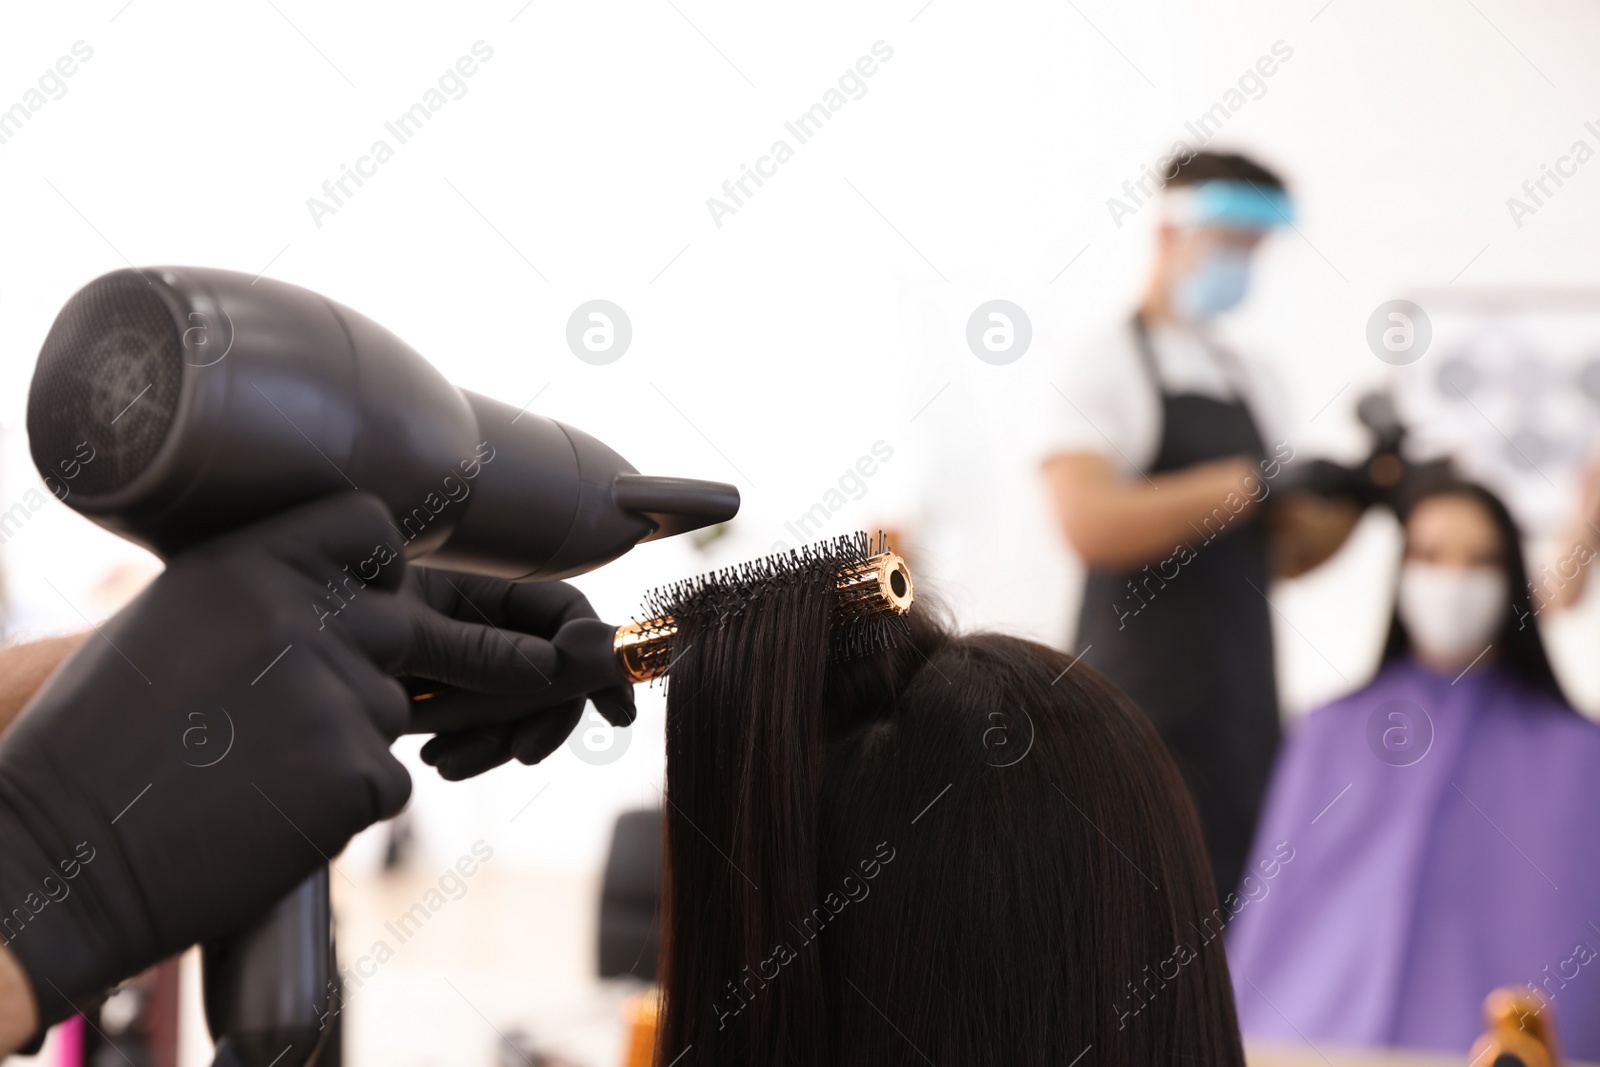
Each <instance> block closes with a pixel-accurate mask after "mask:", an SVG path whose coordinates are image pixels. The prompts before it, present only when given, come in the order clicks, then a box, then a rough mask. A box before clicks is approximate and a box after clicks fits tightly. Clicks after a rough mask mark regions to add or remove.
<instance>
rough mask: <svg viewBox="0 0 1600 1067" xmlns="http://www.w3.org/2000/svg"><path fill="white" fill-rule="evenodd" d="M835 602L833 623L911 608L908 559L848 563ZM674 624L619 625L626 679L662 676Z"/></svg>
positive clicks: (615, 647) (664, 620)
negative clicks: (836, 603)
mask: <svg viewBox="0 0 1600 1067" xmlns="http://www.w3.org/2000/svg"><path fill="white" fill-rule="evenodd" d="M837 588H838V591H839V593H840V598H839V603H838V605H837V607H836V608H835V611H834V616H835V618H834V623H835V625H838V624H841V623H851V622H858V621H862V620H865V619H871V618H876V617H879V616H884V615H904V614H905V613H906V612H908V611H910V610H911V601H912V599H913V598H914V597H915V596H916V591H915V589H914V588H913V586H912V584H911V571H910V570H909V569H908V568H907V567H906V561H905V560H904V559H903V558H901V557H900V555H899V554H898V553H895V552H883V553H880V554H878V555H876V556H873V557H871V558H869V559H865V560H862V561H861V562H860V563H857V564H854V565H852V566H850V567H849V568H847V569H846V570H845V571H844V573H842V574H841V575H840V576H839V584H838V587H837ZM677 633H678V624H677V623H676V622H674V621H673V619H672V617H671V616H670V615H664V616H660V617H658V618H654V619H645V620H644V621H643V622H630V623H627V624H625V625H623V626H619V627H617V636H616V638H615V639H614V640H613V641H612V643H611V648H612V651H613V652H614V653H616V657H617V666H618V667H620V668H622V675H623V677H624V678H626V679H628V681H630V682H634V683H638V682H648V681H649V680H650V679H652V678H660V677H661V676H662V675H664V674H666V673H667V671H668V670H669V669H670V668H671V667H672V663H673V659H672V639H673V637H675V636H677Z"/></svg>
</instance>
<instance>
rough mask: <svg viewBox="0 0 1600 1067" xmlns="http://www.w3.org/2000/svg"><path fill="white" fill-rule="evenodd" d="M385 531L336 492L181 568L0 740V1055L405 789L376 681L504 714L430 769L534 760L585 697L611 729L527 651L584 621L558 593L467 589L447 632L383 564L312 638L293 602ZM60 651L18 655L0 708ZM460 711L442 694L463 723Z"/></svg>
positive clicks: (601, 674) (400, 699)
mask: <svg viewBox="0 0 1600 1067" xmlns="http://www.w3.org/2000/svg"><path fill="white" fill-rule="evenodd" d="M389 523H390V518H389V515H388V513H387V511H385V509H384V508H383V506H382V505H381V504H379V503H378V502H377V501H376V500H375V499H373V498H371V497H369V496H365V495H362V494H355V493H351V494H345V495H341V496H337V497H333V498H329V499H325V500H321V501H318V502H316V503H312V504H308V505H305V506H303V507H300V508H297V509H295V510H293V511H290V512H287V513H285V514H283V515H280V516H276V517H274V518H272V519H269V520H267V521H264V522H261V523H258V524H256V525H255V526H252V527H248V528H245V529H243V530H240V531H238V532H236V533H234V534H231V535H228V536H226V537H222V538H218V539H217V540H215V541H212V542H209V543H206V544H203V545H201V546H199V547H197V548H194V549H191V550H189V551H187V552H184V553H182V554H180V555H179V556H177V557H176V558H175V559H174V560H173V561H172V562H171V564H170V565H169V566H168V568H167V569H166V571H165V572H164V573H163V574H162V575H161V576H160V577H159V578H158V579H157V580H156V581H155V583H154V584H153V585H152V586H151V587H150V588H149V589H148V590H147V591H146V592H145V593H144V594H142V595H141V596H140V597H139V598H138V599H136V600H135V601H134V602H133V603H132V604H131V605H130V606H129V607H128V608H127V609H125V610H124V611H123V612H121V613H120V614H119V615H117V616H116V617H115V618H113V619H112V620H111V621H110V622H108V623H107V624H106V625H105V626H103V627H101V628H100V630H99V632H98V634H97V635H94V636H91V637H89V638H87V639H86V640H84V641H83V642H82V644H81V645H79V646H78V648H77V651H76V652H74V653H73V654H72V655H71V656H70V658H68V659H67V660H66V662H65V663H64V664H62V666H61V667H60V668H59V670H57V671H56V673H55V674H54V675H53V676H52V677H51V678H50V680H49V682H48V683H47V684H46V685H45V686H44V688H43V689H42V690H41V691H40V692H39V694H38V696H37V697H36V698H35V699H34V700H33V702H32V703H31V704H30V705H29V706H28V707H27V708H26V710H25V711H24V713H23V714H22V716H21V718H20V719H19V720H18V721H17V722H16V723H15V725H14V726H12V727H11V728H10V729H9V730H8V731H7V732H6V734H5V736H4V738H3V739H0V908H3V909H4V910H3V912H0V923H3V925H4V932H5V938H6V947H5V948H4V949H0V1050H7V1051H10V1050H15V1049H17V1048H20V1047H22V1046H23V1045H25V1044H26V1043H27V1042H28V1041H29V1039H30V1037H31V1036H36V1035H37V1034H39V1033H40V1032H41V1030H42V1028H43V1027H44V1026H48V1025H49V1024H51V1023H53V1022H55V1021H57V1020H60V1019H62V1018H64V1017H66V1016H67V1015H68V1014H70V1013H71V1012H73V1011H74V1010H76V1009H77V1007H78V1006H81V1005H83V1004H85V1002H86V1001H88V1000H90V999H91V998H93V997H95V996H96V995H97V994H99V993H100V992H101V991H102V990H104V989H105V988H106V987H108V986H109V985H111V984H112V983H114V982H116V981H118V980H120V979H122V978H124V977H127V976H129V975H132V974H134V973H137V972H138V971H140V970H142V969H143V968H145V967H147V966H149V965H151V964H153V963H155V962H156V961H158V960H161V959H163V958H165V957H167V956H169V955H171V954H173V953H175V952H178V951H180V950H182V949H184V948H186V947H187V946H189V945H191V944H193V943H195V942H196V941H200V940H203V939H206V938H210V937H215V936H218V935H220V934H223V933H225V932H228V931H230V930H232V929H235V928H237V927H238V926H239V925H240V924H241V923H244V922H246V921H248V920H250V919H252V918H254V917H255V916H257V915H258V914H260V913H261V912H262V911H263V910H264V909H265V908H266V907H267V905H268V904H270V903H271V902H272V901H273V900H275V899H276V898H277V897H279V896H281V895H282V894H283V893H284V892H285V891H287V890H288V889H289V888H290V887H291V886H293V885H295V884H297V883H298V882H300V881H301V880H302V879H303V878H304V877H305V876H306V875H307V874H308V873H309V872H311V871H312V870H313V869H314V868H315V867H316V866H317V865H319V864H322V863H325V862H327V859H328V857H330V856H332V855H335V854H337V853H338V852H339V851H340V850H341V849H342V848H343V847H344V845H345V843H346V842H347V841H348V840H349V839H350V837H351V836H352V835H354V834H355V833H357V832H358V831H360V830H361V829H363V828H364V827H366V826H368V825H370V824H371V823H373V822H375V821H377V820H379V819H383V818H386V817H388V816H391V815H393V814H395V813H396V812H398V811H399V810H400V809H401V808H402V807H403V806H404V805H405V803H406V800H407V798H408V797H409V796H410V792H411V782H410V778H409V776H408V775H407V773H406V771H405V769H404V768H403V767H402V766H401V765H400V763H399V762H398V761H396V760H395V758H394V757H393V756H392V755H391V754H390V752H389V746H390V743H391V742H393V741H394V739H395V738H396V737H397V736H399V735H400V734H401V733H402V732H404V731H405V730H406V729H407V727H408V724H409V723H408V720H409V719H410V708H411V703H410V701H409V699H408V698H407V696H406V693H405V691H404V689H403V688H402V687H401V685H400V684H399V682H397V681H396V680H395V677H394V676H395V675H397V674H408V675H415V676H418V677H423V678H432V679H438V680H447V681H449V682H451V683H452V684H455V685H470V687H471V688H472V689H473V690H475V691H477V692H478V693H479V694H480V696H479V697H477V698H476V699H480V700H482V701H486V702H490V703H493V704H495V705H496V706H504V705H506V704H507V703H508V702H514V703H516V704H517V705H518V706H519V707H520V709H521V711H522V712H523V717H522V718H521V719H520V720H518V721H517V722H515V723H513V724H511V725H510V726H506V727H502V728H497V729H496V730H493V731H487V732H480V733H476V734H470V735H463V736H462V737H461V738H457V739H454V740H446V739H436V740H435V742H430V744H431V745H434V746H435V747H434V749H433V751H432V756H433V758H434V760H435V761H436V762H440V761H443V762H444V763H448V762H449V760H450V759H451V758H454V757H456V756H458V755H459V754H460V753H461V752H462V751H463V750H465V751H467V752H468V754H469V755H470V757H471V759H472V760H473V765H474V766H478V765H481V764H484V763H490V764H492V762H495V761H503V760H505V759H507V758H509V757H510V756H511V755H516V756H517V757H518V758H520V759H522V760H523V761H524V762H529V763H531V762H536V761H537V760H539V759H542V758H543V757H544V756H545V755H547V754H548V753H549V752H550V751H551V750H553V749H554V748H555V747H556V746H557V745H559V744H560V743H561V741H562V740H563V739H564V738H565V737H566V734H567V732H568V731H569V730H570V728H571V726H572V724H573V723H574V722H576V720H577V711H578V710H581V708H582V706H583V703H584V699H585V695H586V694H588V693H589V692H591V691H593V690H600V691H601V692H600V694H599V695H600V699H599V700H598V701H597V706H598V707H600V708H601V710H602V711H603V713H605V714H606V715H607V716H608V717H610V718H613V719H614V721H617V722H627V721H630V720H631V718H632V713H633V701H632V693H631V690H630V689H629V688H627V687H626V686H620V685H618V683H619V682H620V676H619V675H616V674H615V668H614V666H611V667H610V670H609V671H605V670H597V669H594V668H585V667H582V666H581V665H577V666H575V665H574V664H573V662H572V661H571V660H570V659H567V658H564V657H562V656H561V655H560V654H559V653H558V651H557V646H556V645H555V644H553V643H552V641H550V640H546V639H545V638H547V637H548V638H555V639H556V640H559V633H558V631H559V630H560V628H561V627H562V625H564V624H565V623H566V622H568V621H571V620H577V619H583V618H592V617H593V612H592V611H590V610H589V607H588V604H587V602H586V601H584V599H583V598H582V596H581V595H579V594H577V593H576V591H574V590H572V589H571V588H570V587H567V586H564V585H552V586H546V587H540V588H536V589H534V588H530V590H528V591H527V592H524V593H522V594H521V595H520V596H512V595H509V590H510V583H503V582H494V581H491V580H488V579H481V578H478V579H471V581H472V582H474V583H477V584H475V585H471V586H467V587H466V588H467V589H468V590H469V592H474V591H475V592H477V593H478V594H480V595H479V596H478V597H476V598H474V599H475V600H477V601H478V602H481V603H483V604H485V605H492V606H491V607H490V609H489V610H490V611H491V612H492V613H493V614H492V615H482V616H480V615H472V616H471V618H469V619H466V620H463V619H458V618H453V617H451V616H450V615H449V614H447V611H449V610H451V608H452V605H453V604H459V603H460V602H461V601H460V598H456V599H455V600H454V601H453V602H452V601H449V600H445V599H442V598H439V597H437V596H435V595H434V594H432V592H431V588H432V583H429V582H426V581H423V580H420V577H419V572H417V571H408V570H407V567H406V563H405V561H404V559H403V558H400V557H395V558H393V559H392V560H391V561H390V562H388V563H386V564H385V565H384V566H383V567H382V568H381V569H380V571H379V574H378V576H377V577H376V578H374V579H373V580H372V582H371V583H370V584H369V586H367V587H366V588H364V589H363V590H362V592H361V595H360V596H358V597H355V598H353V599H352V600H351V601H350V603H349V604H348V605H347V606H346V608H345V609H344V610H342V611H341V612H340V613H339V614H338V616H337V617H329V618H325V619H324V620H322V622H323V623H324V624H325V625H319V621H318V619H317V617H316V615H315V613H313V612H311V611H307V610H306V607H307V605H308V604H314V603H316V602H317V600H318V599H319V598H320V597H321V595H322V593H323V592H324V583H325V582H326V581H327V580H328V578H329V576H330V575H337V574H338V573H340V569H341V568H342V567H343V566H345V565H347V564H353V563H354V562H356V561H359V560H362V559H364V558H366V557H367V556H368V555H369V554H370V553H371V551H372V546H373V545H374V544H377V543H381V542H383V541H384V539H385V537H386V535H388V534H389V532H390V529H391V527H390V525H389ZM452 588H454V587H452ZM530 598H531V599H530ZM519 603H520V604H521V609H520V610H518V609H511V610H510V612H509V614H508V609H507V608H506V607H505V605H507V604H519ZM463 606H464V607H465V605H463ZM441 608H443V609H445V610H441ZM462 614H463V615H468V614H469V612H468V611H466V610H463V611H462ZM485 623H487V624H488V625H485ZM528 630H532V631H536V632H538V633H540V635H541V636H538V637H535V636H532V635H530V634H529V633H527V632H519V631H528ZM73 643H74V642H71V641H58V642H53V643H51V644H50V645H48V646H45V647H44V648H42V649H35V650H31V651H30V652H28V653H25V654H23V655H22V656H20V657H18V659H20V660H21V666H20V667H19V671H18V673H19V675H20V677H17V676H13V677H12V679H11V682H10V689H9V694H10V695H11V696H13V697H14V696H18V695H20V692H21V690H22V689H23V687H24V685H25V684H26V683H27V682H29V681H30V680H36V679H38V678H39V677H40V676H41V675H42V674H43V673H44V669H43V668H45V667H47V666H48V665H49V664H50V663H51V662H52V660H53V658H54V656H56V655H58V654H60V653H61V652H64V651H67V650H69V649H70V647H71V646H72V644H73ZM16 662H17V660H12V661H11V663H10V664H8V666H9V665H11V664H14V663H16ZM473 699H474V698H473V697H472V696H471V695H469V694H456V703H455V706H456V707H457V708H458V709H460V713H461V714H462V715H463V717H464V718H466V719H468V720H470V719H472V718H473V709H472V707H471V702H472V700H473ZM196 716H199V717H200V721H209V722H210V723H212V724H215V726H216V730H217V732H218V733H220V731H221V723H222V722H226V723H228V724H229V726H230V727H231V731H232V735H233V740H232V742H231V744H230V745H229V746H228V748H227V750H226V754H225V755H221V756H218V755H214V754H213V753H211V752H210V751H209V750H205V751H197V750H196V749H195V748H194V747H193V746H191V745H190V744H188V743H187V742H188V741H189V735H188V734H187V733H186V731H188V730H189V729H191V728H192V727H193V726H194V725H195V722H196V721H197V720H196ZM432 725H434V726H436V727H441V728H442V727H444V726H447V725H448V724H445V723H440V722H437V721H436V722H434V723H433V724H432ZM462 746H465V749H463V747H462Z"/></svg>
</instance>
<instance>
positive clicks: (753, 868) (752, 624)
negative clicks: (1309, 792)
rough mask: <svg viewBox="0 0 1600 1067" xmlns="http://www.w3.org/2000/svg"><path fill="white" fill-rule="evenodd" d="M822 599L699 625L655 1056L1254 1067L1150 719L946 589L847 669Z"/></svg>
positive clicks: (787, 595)
mask: <svg viewBox="0 0 1600 1067" xmlns="http://www.w3.org/2000/svg"><path fill="white" fill-rule="evenodd" d="M826 600H827V597H826V590H825V588H823V587H821V586H818V585H812V586H811V587H810V588H789V589H786V590H784V591H782V592H781V593H780V595H778V596H774V597H768V598H765V599H764V601H763V603H762V604H761V605H760V607H759V608H757V609H756V610H752V611H749V612H746V613H745V614H743V615H741V616H738V617H736V618H732V619H728V620H721V621H719V620H717V619H713V618H709V617H708V618H693V617H691V618H687V619H684V620H680V631H679V635H678V638H677V641H678V642H679V643H680V644H682V645H683V646H684V648H685V650H684V651H682V652H680V653H678V654H679V656H680V657H681V658H680V659H679V661H678V663H677V665H676V666H674V668H673V675H672V679H671V683H670V685H671V688H670V689H669V692H668V768H667V782H668V784H667V799H668V801H669V803H668V807H667V824H668V853H669V861H668V887H669V888H668V903H667V906H666V912H665V917H666V922H665V932H666V940H667V948H666V966H665V967H664V968H663V970H662V973H663V975H664V987H665V995H666V1006H665V1016H664V1025H663V1032H662V1045H661V1047H660V1049H659V1054H660V1056H661V1057H662V1058H661V1060H660V1062H662V1063H667V1062H672V1061H673V1059H674V1058H675V1057H678V1056H680V1055H681V1056H683V1059H682V1061H681V1063H680V1067H690V1065H693V1064H715V1065H722V1064H733V1063H763V1064H769V1063H785V1064H796V1065H812V1064H815V1065H822V1064H827V1065H829V1067H835V1065H852V1064H885V1063H904V1064H921V1063H924V1062H930V1061H931V1062H937V1063H958V1062H959V1063H976V1062H987V1063H997V1064H998V1063H1004V1064H1008V1065H1013V1064H1035V1063H1036V1064H1046V1063H1050V1064H1056V1063H1063V1062H1070V1061H1071V1060H1072V1059H1073V1057H1075V1056H1077V1055H1079V1054H1080V1053H1081V1052H1083V1051H1084V1050H1085V1049H1086V1048H1087V1047H1088V1046H1090V1045H1093V1046H1094V1048H1095V1057H1096V1061H1097V1062H1127V1063H1156V1062H1169V1061H1171V1060H1173V1059H1177V1058H1182V1059H1185V1060H1193V1061H1195V1062H1205V1063H1224V1064H1239V1063H1242V1062H1243V1060H1242V1055H1241V1053H1240V1050H1239V1039H1238V1033H1237V1026H1236V1023H1235V1021H1234V1014H1233V1002H1232V995H1231V992H1230V989H1229V983H1228V977H1227V970H1226V963H1225V961H1224V957H1223V950H1222V941H1221V938H1220V936H1219V933H1220V930H1221V928H1222V927H1223V926H1225V925H1226V923H1227V920H1228V917H1229V910H1228V909H1224V908H1219V907H1218V906H1217V902H1216V900H1215V897H1214V894H1213V892H1212V890H1211V888H1210V886H1211V878H1210V873H1209V870H1208V866H1207V861H1206V857H1205V853H1204V847H1203V845H1202V844H1201V838H1200V833H1199V829H1198V824H1197V821H1196V818H1195V815H1194V812H1193V809H1192V806H1191V804H1190V801H1189V798H1188V795H1187V793H1186V792H1185V791H1184V787H1183V785H1182V782H1181V779H1180V778H1179V776H1178V773H1177V771H1176V769H1175V767H1174V766H1173V764H1172V762H1171V760H1170V758H1169V757H1168V756H1167V754H1166V752H1165V751H1164V749H1163V748H1162V746H1161V743H1160V741H1159V739H1158V738H1157V736H1156V734H1155V732H1154V730H1153V729H1152V727H1151V726H1150V724H1149V723H1148V721H1147V720H1146V719H1145V718H1144V716H1143V715H1142V714H1141V713H1140V712H1139V711H1137V710H1136V709H1135V708H1134V707H1133V706H1132V705H1131V704H1129V702H1128V701H1127V699H1126V698H1125V697H1123V696H1122V695H1121V694H1120V693H1119V692H1118V691H1117V690H1116V689H1115V688H1113V687H1112V686H1111V685H1110V684H1109V683H1107V682H1105V681H1104V680H1103V679H1101V678H1100V677H1099V676H1098V675H1096V674H1094V673H1093V671H1091V670H1090V669H1088V668H1087V667H1084V666H1082V665H1073V663H1072V661H1071V660H1070V659H1069V658H1068V657H1066V656H1064V655H1062V654H1061V653H1059V652H1056V651H1053V650H1050V649H1047V648H1044V647H1042V646H1040V645H1037V644H1033V643H1030V642H1027V641H1022V640H1018V639H1016V638H1011V637H1004V636H1000V635H996V634H979V635H971V636H954V635H952V634H951V633H950V632H949V631H948V630H947V629H946V628H945V627H944V626H943V625H941V624H940V623H939V622H938V621H937V620H936V619H935V618H934V617H932V616H931V614H930V613H929V612H928V611H927V609H926V607H925V605H923V604H919V606H918V608H917V609H916V610H915V611H914V612H913V614H912V616H911V624H910V626H909V628H908V629H907V631H906V632H904V633H902V634H901V635H900V636H899V638H898V640H897V642H896V644H895V645H894V647H892V648H890V649H887V650H885V651H882V652H879V653H877V654H874V655H872V656H868V657H863V658H858V659H855V660H851V661H848V662H845V663H841V664H832V665H830V664H829V663H828V660H827V649H828V636H827V619H828V614H827V607H826ZM1231 906H1232V908H1233V910H1235V911H1236V910H1237V908H1238V907H1239V906H1242V905H1241V904H1239V903H1238V902H1232V904H1231Z"/></svg>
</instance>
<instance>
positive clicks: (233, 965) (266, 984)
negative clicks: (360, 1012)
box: [201, 867, 334, 1067]
mask: <svg viewBox="0 0 1600 1067" xmlns="http://www.w3.org/2000/svg"><path fill="white" fill-rule="evenodd" d="M201 952H202V957H201V959H202V966H203V968H204V977H203V983H202V984H203V988H204V994H205V1008H206V1022H207V1024H208V1025H209V1027H210V1029H211V1037H212V1039H213V1040H214V1041H215V1042H216V1046H217V1047H216V1058H215V1059H214V1060H213V1061H212V1067H269V1065H276V1067H304V1065H306V1064H308V1063H310V1062H311V1061H312V1058H313V1057H314V1056H316V1054H317V1052H318V1050H319V1049H320V1048H321V1045H322V1042H323V1040H324V1038H325V1037H326V1036H327V1034H328V1032H329V1029H330V1027H329V1026H328V1021H329V1018H330V1015H329V1011H330V1005H329V1002H330V999H331V998H332V995H333V990H334V986H333V981H332V980H333V974H334V962H333V940H332V923H331V911H330V909H329V905H328V868H326V867H322V868H320V869H319V870H318V871H317V872H316V873H315V874H313V875H312V876H311V877H310V878H307V879H306V880H305V881H304V882H301V883H300V884H299V885H298V886H296V887H295V888H294V889H293V890H292V891H291V892H290V893H289V894H288V896H285V897H284V898H283V899H282V900H280V901H278V903H276V904H274V905H273V906H272V910H270V911H269V912H267V914H266V915H264V916H262V918H261V919H260V920H259V921H258V922H256V923H255V924H254V925H252V926H249V927H246V928H245V929H243V930H240V931H238V932H237V933H234V934H231V935H230V936H228V937H226V938H221V939H219V940H216V941H212V942H208V943H207V944H206V945H205V946H204V947H203V949H202V950H201Z"/></svg>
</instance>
